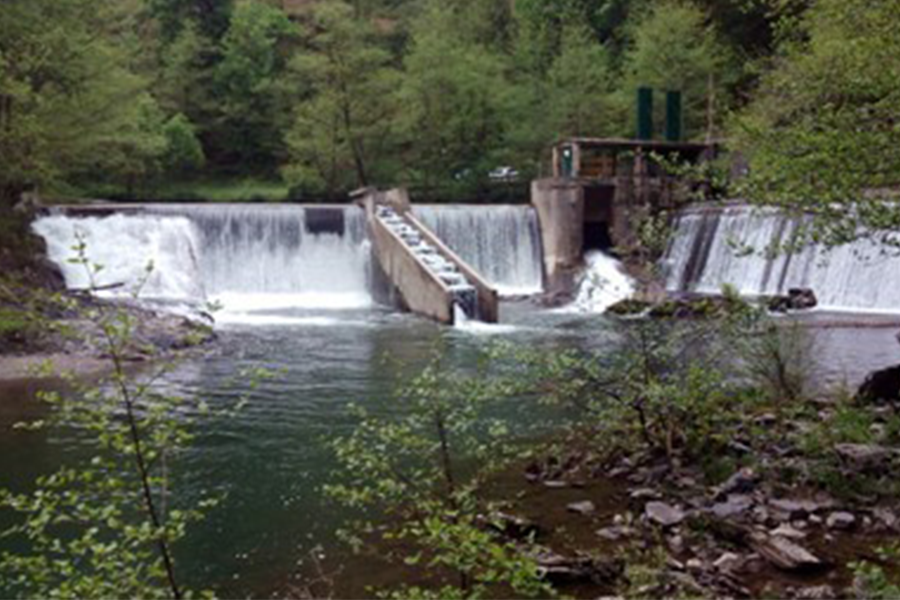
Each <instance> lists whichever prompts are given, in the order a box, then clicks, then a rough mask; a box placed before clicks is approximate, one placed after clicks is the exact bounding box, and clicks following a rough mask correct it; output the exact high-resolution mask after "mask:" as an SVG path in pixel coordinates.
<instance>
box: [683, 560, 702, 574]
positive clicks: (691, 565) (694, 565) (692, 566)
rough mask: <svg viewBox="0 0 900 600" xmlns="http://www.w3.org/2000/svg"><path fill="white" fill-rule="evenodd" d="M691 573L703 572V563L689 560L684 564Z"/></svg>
mask: <svg viewBox="0 0 900 600" xmlns="http://www.w3.org/2000/svg"><path fill="white" fill-rule="evenodd" d="M684 566H686V567H687V568H688V569H689V570H691V571H702V570H703V561H702V560H700V559H699V558H689V559H688V561H687V562H686V563H684Z"/></svg>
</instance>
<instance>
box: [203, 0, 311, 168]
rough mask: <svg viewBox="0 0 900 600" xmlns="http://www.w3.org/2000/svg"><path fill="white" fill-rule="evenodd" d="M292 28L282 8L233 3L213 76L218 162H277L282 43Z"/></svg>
mask: <svg viewBox="0 0 900 600" xmlns="http://www.w3.org/2000/svg"><path fill="white" fill-rule="evenodd" d="M292 32H293V26H292V25H291V22H290V21H289V20H288V18H287V15H285V14H284V12H283V11H282V10H281V9H280V8H275V7H273V6H271V5H270V4H266V3H263V2H259V1H257V0H248V1H247V2H241V3H239V4H238V5H237V6H235V8H234V11H233V13H232V15H231V22H230V24H229V26H228V31H227V32H226V34H225V36H224V37H223V38H222V60H221V62H220V63H219V64H218V65H217V66H216V70H215V75H214V77H215V90H216V95H217V100H218V108H219V113H218V122H217V123H216V126H215V129H214V137H213V140H212V142H211V144H210V146H209V147H208V148H207V150H208V151H209V152H210V153H215V154H216V159H217V160H218V161H219V162H220V163H225V164H232V165H239V166H240V167H242V168H246V167H248V166H250V167H253V166H255V167H260V168H269V167H273V166H274V165H276V164H277V162H278V160H279V158H280V156H281V154H282V150H283V146H282V137H283V135H282V131H283V129H284V127H285V125H286V123H285V119H284V116H285V114H286V110H284V109H285V107H284V105H283V104H282V103H281V100H282V98H280V97H279V94H278V88H277V86H276V82H277V80H278V78H279V77H280V75H281V73H282V72H283V69H284V66H285V62H286V61H285V59H284V56H283V55H282V53H281V52H280V50H279V45H280V44H281V42H282V41H283V40H285V39H286V38H287V37H288V36H289V35H290V34H291V33H292Z"/></svg>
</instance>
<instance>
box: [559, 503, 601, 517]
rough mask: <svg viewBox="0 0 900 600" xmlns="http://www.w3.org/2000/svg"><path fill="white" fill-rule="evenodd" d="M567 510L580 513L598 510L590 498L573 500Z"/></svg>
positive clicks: (585, 513)
mask: <svg viewBox="0 0 900 600" xmlns="http://www.w3.org/2000/svg"><path fill="white" fill-rule="evenodd" d="M566 510H567V511H569V512H573V513H578V514H580V515H590V514H592V513H593V512H594V511H595V510H596V507H595V506H594V503H593V502H591V501H590V500H583V501H581V502H573V503H571V504H569V505H567V506H566Z"/></svg>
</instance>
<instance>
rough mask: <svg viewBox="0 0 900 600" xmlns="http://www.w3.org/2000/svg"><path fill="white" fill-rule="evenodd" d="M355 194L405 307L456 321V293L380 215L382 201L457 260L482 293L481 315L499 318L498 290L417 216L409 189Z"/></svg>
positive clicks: (485, 318)
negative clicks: (363, 209)
mask: <svg viewBox="0 0 900 600" xmlns="http://www.w3.org/2000/svg"><path fill="white" fill-rule="evenodd" d="M354 197H355V199H356V200H357V202H359V203H360V204H362V205H363V207H364V208H365V210H366V218H367V220H368V223H369V232H370V234H371V238H372V245H373V248H374V252H375V256H376V259H377V261H378V263H379V265H380V266H381V269H382V270H383V271H384V273H385V275H386V276H387V277H388V279H389V280H390V281H391V282H392V283H393V285H394V287H395V288H396V289H397V291H398V292H399V295H400V297H401V299H402V304H403V305H404V306H405V308H407V309H409V310H411V311H413V312H415V313H418V314H421V315H424V316H426V317H430V318H432V319H435V320H436V321H439V322H441V323H447V324H451V325H452V324H453V321H454V310H453V293H452V292H451V291H450V289H449V287H448V286H447V284H446V283H444V282H443V281H442V280H441V279H440V278H439V277H438V276H437V275H435V274H434V272H433V271H432V270H431V269H429V268H428V266H427V265H425V263H423V262H422V261H421V260H420V259H419V257H418V256H416V255H415V254H414V253H413V252H411V251H410V250H409V248H408V247H407V245H406V244H405V243H404V241H403V240H402V239H401V238H400V237H399V236H397V234H395V233H394V232H393V231H392V230H391V229H390V228H388V227H387V226H386V225H385V224H384V223H383V222H382V221H381V220H380V219H378V218H377V216H376V210H375V209H376V207H377V206H378V205H379V204H383V205H389V206H391V207H393V208H394V210H396V211H397V212H398V213H399V214H401V215H403V217H404V218H405V219H406V221H407V222H408V223H409V224H410V225H411V226H412V227H415V228H416V229H417V230H418V231H419V233H420V234H421V235H422V237H423V238H424V239H425V240H426V241H427V242H429V243H430V244H431V245H432V246H434V247H435V248H436V249H437V251H438V252H440V253H441V254H442V255H443V256H444V258H446V259H447V260H448V261H450V262H452V263H453V264H455V265H456V266H457V268H459V270H460V272H461V273H462V274H463V275H465V276H466V278H467V279H468V281H469V283H471V284H472V285H473V286H474V287H475V290H476V291H477V293H478V318H479V319H481V320H483V321H486V322H489V323H496V322H497V318H498V316H499V315H498V313H499V308H498V305H499V303H498V297H497V291H496V290H494V289H493V288H492V287H491V286H490V285H489V284H488V283H487V282H486V281H485V280H484V279H483V278H482V277H481V275H479V274H478V273H477V272H476V271H475V270H474V269H472V267H470V266H469V265H468V264H466V263H465V262H464V261H463V260H462V259H460V258H459V256H457V255H456V254H455V253H454V252H453V251H452V250H450V248H448V247H447V246H446V245H445V244H444V243H443V242H442V241H441V240H440V239H439V238H438V237H437V236H436V235H435V234H434V233H433V232H432V231H431V230H430V229H428V228H427V227H426V226H425V225H424V224H423V223H422V222H421V221H419V220H418V219H416V218H415V216H414V215H413V214H412V212H411V211H410V205H409V197H408V195H407V193H406V190H402V189H398V190H390V191H387V192H380V191H377V190H374V189H368V190H360V191H359V192H358V193H356V194H355V195H354Z"/></svg>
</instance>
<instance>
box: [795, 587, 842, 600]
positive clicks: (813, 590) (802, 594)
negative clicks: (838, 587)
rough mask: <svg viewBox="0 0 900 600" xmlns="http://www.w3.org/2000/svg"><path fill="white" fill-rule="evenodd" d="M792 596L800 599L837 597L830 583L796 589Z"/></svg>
mask: <svg viewBox="0 0 900 600" xmlns="http://www.w3.org/2000/svg"><path fill="white" fill-rule="evenodd" d="M794 598H799V599H800V600H835V599H836V598H838V595H837V593H836V592H835V591H834V588H833V587H831V586H830V585H817V586H814V587H807V588H800V589H799V590H796V591H795V592H794Z"/></svg>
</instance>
